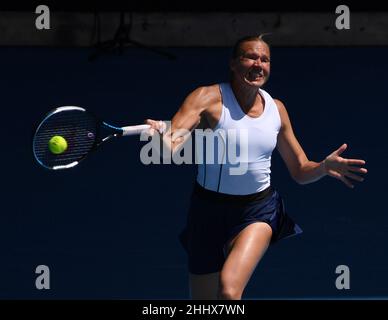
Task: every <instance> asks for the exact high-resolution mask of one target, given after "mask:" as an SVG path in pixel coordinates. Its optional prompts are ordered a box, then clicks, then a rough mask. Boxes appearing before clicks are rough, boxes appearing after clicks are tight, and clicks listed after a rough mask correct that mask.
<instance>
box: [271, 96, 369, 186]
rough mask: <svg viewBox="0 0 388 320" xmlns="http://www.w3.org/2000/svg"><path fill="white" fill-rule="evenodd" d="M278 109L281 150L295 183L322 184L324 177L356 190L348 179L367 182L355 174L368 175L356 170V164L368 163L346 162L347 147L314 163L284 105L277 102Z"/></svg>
mask: <svg viewBox="0 0 388 320" xmlns="http://www.w3.org/2000/svg"><path fill="white" fill-rule="evenodd" d="M275 102H276V105H277V106H278V110H279V114H280V118H281V128H280V132H279V135H278V142H277V149H278V151H279V153H280V155H281V157H282V158H283V160H284V162H285V163H286V166H287V168H288V171H289V172H290V174H291V176H292V177H293V178H294V180H295V181H296V182H298V183H300V184H307V183H311V182H315V181H318V180H319V179H321V178H322V177H324V176H326V175H329V176H331V177H334V178H337V179H339V180H341V181H342V182H343V183H345V184H346V185H347V186H348V187H350V188H353V184H352V183H351V182H350V180H349V179H348V178H352V179H354V180H356V181H363V180H364V179H363V178H362V177H360V176H358V175H356V174H354V173H353V172H358V173H366V172H367V170H366V169H365V168H360V167H355V166H354V165H364V164H365V161H364V160H360V159H345V158H342V157H340V154H341V153H342V152H343V151H345V149H346V148H347V145H346V144H343V145H342V146H341V147H340V148H339V149H338V150H336V151H334V152H333V153H331V154H330V155H328V156H327V157H326V158H325V159H324V160H322V161H321V162H314V161H310V160H309V159H308V158H307V156H306V154H305V152H304V151H303V149H302V147H301V145H300V144H299V142H298V140H297V139H296V137H295V134H294V132H293V130H292V125H291V121H290V118H289V116H288V113H287V110H286V108H285V106H284V104H283V103H282V102H281V101H279V100H276V99H275Z"/></svg>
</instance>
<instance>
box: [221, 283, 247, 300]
mask: <svg viewBox="0 0 388 320" xmlns="http://www.w3.org/2000/svg"><path fill="white" fill-rule="evenodd" d="M241 296H242V290H241V289H239V288H236V287H234V286H231V285H225V284H224V285H221V286H220V289H219V293H218V297H219V299H221V300H240V299H241Z"/></svg>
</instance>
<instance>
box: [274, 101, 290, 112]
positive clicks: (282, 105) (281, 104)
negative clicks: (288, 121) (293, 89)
mask: <svg viewBox="0 0 388 320" xmlns="http://www.w3.org/2000/svg"><path fill="white" fill-rule="evenodd" d="M273 101H275V103H276V105H277V106H278V109H279V112H284V111H287V110H286V106H285V105H284V103H283V102H282V101H280V100H279V99H273Z"/></svg>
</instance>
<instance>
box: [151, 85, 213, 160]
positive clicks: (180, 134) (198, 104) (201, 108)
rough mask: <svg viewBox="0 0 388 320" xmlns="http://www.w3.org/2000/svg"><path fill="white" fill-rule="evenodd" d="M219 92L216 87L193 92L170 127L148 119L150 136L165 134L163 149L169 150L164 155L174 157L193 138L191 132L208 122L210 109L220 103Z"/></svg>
mask: <svg viewBox="0 0 388 320" xmlns="http://www.w3.org/2000/svg"><path fill="white" fill-rule="evenodd" d="M219 99H220V98H219V91H218V89H216V86H208V87H199V88H197V89H196V90H194V91H193V92H191V93H190V94H189V95H188V96H187V97H186V99H185V100H184V101H183V103H182V105H181V107H180V108H179V109H178V111H177V112H176V114H175V115H174V116H173V118H172V120H171V125H170V127H167V126H166V123H164V122H162V121H155V120H152V119H147V120H146V123H147V124H149V125H151V129H150V135H153V134H155V132H159V133H161V132H164V131H165V132H164V134H162V135H161V137H162V141H163V144H162V146H163V148H168V149H169V151H168V152H166V150H165V151H164V152H163V154H172V155H174V154H175V153H176V152H177V151H178V150H179V149H180V147H181V146H182V145H183V144H184V143H185V142H186V141H187V139H189V138H190V137H191V132H192V131H193V130H194V129H195V128H197V127H198V125H199V124H200V123H201V122H203V121H207V117H208V112H209V109H211V108H212V106H214V105H215V104H216V103H217V102H218V101H219Z"/></svg>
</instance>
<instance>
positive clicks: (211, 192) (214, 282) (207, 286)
mask: <svg viewBox="0 0 388 320" xmlns="http://www.w3.org/2000/svg"><path fill="white" fill-rule="evenodd" d="M270 59H271V57H270V48H269V46H268V44H267V43H266V42H265V41H264V40H263V39H262V37H261V36H251V37H245V38H243V39H240V40H239V41H237V43H236V44H235V46H234V48H233V55H232V57H231V60H230V70H231V81H230V83H221V84H215V85H211V86H204V87H200V88H198V89H196V90H194V91H193V92H192V93H190V94H189V95H188V96H187V98H186V99H185V100H184V102H183V104H182V106H181V107H180V108H179V110H178V111H177V113H176V114H175V115H174V117H173V119H172V121H171V126H170V128H168V129H167V130H166V132H165V133H164V134H163V135H162V139H163V141H164V142H165V144H164V145H165V146H166V145H170V148H171V151H172V152H173V153H174V152H176V150H178V149H179V147H180V146H181V145H182V144H183V143H184V142H185V140H186V139H187V135H186V136H182V135H181V134H179V132H181V131H182V130H180V129H185V130H189V131H190V132H191V131H193V130H194V129H195V128H199V127H201V128H208V129H212V130H213V132H215V131H220V130H224V131H227V130H237V131H238V130H241V129H244V130H246V132H248V144H247V151H248V155H247V170H246V172H245V173H244V174H240V175H232V174H231V170H230V169H231V168H232V167H233V165H232V164H231V163H229V162H228V161H224V162H222V163H221V161H220V163H215V164H208V163H206V161H204V163H203V164H199V165H198V174H197V179H196V183H195V187H194V191H193V194H192V197H191V204H190V208H189V213H188V219H187V226H186V228H185V230H184V231H183V232H182V234H181V236H180V240H181V242H182V244H183V245H184V247H185V249H186V251H187V253H188V265H189V273H190V291H191V297H192V299H217V298H218V299H228V300H229V299H233V300H238V299H241V298H242V295H243V292H244V288H245V287H246V285H247V283H248V281H249V279H250V277H251V275H252V273H253V271H254V270H255V268H256V266H257V264H258V263H259V261H260V259H261V258H262V256H263V254H264V253H265V251H266V250H267V248H268V246H269V245H270V244H271V243H274V242H276V241H278V240H280V239H283V238H286V237H289V236H293V235H296V234H298V233H300V232H301V229H300V228H299V226H298V225H297V224H295V223H294V221H293V220H292V219H291V218H290V217H289V216H288V215H287V213H286V212H285V208H284V204H283V200H282V198H281V196H280V195H279V193H278V191H277V190H276V189H275V188H274V187H273V186H272V185H271V175H270V172H271V171H270V167H271V155H272V151H273V150H274V148H275V147H276V148H277V150H278V151H279V153H280V155H281V157H282V159H283V160H284V162H285V164H286V166H287V168H288V170H289V172H290V174H291V176H292V177H293V179H294V180H295V181H296V182H298V183H300V184H307V183H311V182H315V181H318V180H319V179H321V178H322V177H324V176H331V177H333V178H336V179H338V180H340V181H342V182H343V183H344V184H345V185H346V186H348V187H350V188H353V187H354V185H353V182H352V181H353V180H354V181H363V180H364V178H363V177H362V176H360V175H359V174H365V173H366V172H367V170H366V169H365V168H363V167H362V166H363V165H364V164H365V161H364V160H360V159H346V158H343V157H341V154H342V153H343V152H344V151H345V150H346V148H347V145H346V144H343V145H341V146H340V147H339V148H338V149H337V150H335V151H334V152H332V153H330V154H329V155H328V156H327V157H326V158H325V159H323V160H322V161H320V162H314V161H311V160H309V159H308V158H307V156H306V154H305V152H304V150H303V149H302V147H301V145H300V144H299V142H298V140H297V138H296V137H295V135H294V132H293V129H292V125H291V122H290V119H289V116H288V113H287V110H286V107H285V105H284V104H283V103H282V102H281V101H279V100H277V99H273V98H272V97H271V96H270V95H269V94H268V93H267V92H266V91H264V90H263V89H262V86H263V85H264V84H265V83H266V81H267V80H268V77H269V75H270ZM146 122H147V123H148V124H150V125H151V128H152V129H151V130H150V134H151V135H152V134H155V132H158V131H159V132H161V131H163V128H164V125H165V124H164V123H163V122H161V121H155V120H151V119H148V120H146ZM224 138H225V137H224ZM226 139H227V138H226ZM224 143H225V145H227V141H224Z"/></svg>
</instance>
